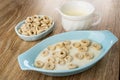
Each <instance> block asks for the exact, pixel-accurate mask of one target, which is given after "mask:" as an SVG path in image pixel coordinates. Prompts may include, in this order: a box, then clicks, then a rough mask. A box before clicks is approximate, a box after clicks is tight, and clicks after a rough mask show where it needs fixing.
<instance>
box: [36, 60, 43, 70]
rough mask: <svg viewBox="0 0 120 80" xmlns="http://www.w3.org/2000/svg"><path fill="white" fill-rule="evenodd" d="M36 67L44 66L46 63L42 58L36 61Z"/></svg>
mask: <svg viewBox="0 0 120 80" xmlns="http://www.w3.org/2000/svg"><path fill="white" fill-rule="evenodd" d="M34 66H35V67H38V68H42V67H43V66H44V63H43V62H42V61H40V60H37V61H35V64H34Z"/></svg>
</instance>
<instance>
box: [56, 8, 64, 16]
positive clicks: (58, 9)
mask: <svg viewBox="0 0 120 80" xmlns="http://www.w3.org/2000/svg"><path fill="white" fill-rule="evenodd" d="M55 10H57V11H58V12H59V14H61V15H64V14H63V13H62V12H61V11H60V8H55Z"/></svg>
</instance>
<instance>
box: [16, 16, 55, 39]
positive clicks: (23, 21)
mask: <svg viewBox="0 0 120 80" xmlns="http://www.w3.org/2000/svg"><path fill="white" fill-rule="evenodd" d="M38 16H47V15H38ZM47 17H49V18H50V19H51V20H52V25H51V26H50V27H49V28H48V29H47V30H45V31H43V32H41V33H39V34H37V35H31V36H26V35H22V34H20V33H19V32H18V29H19V28H20V27H21V25H22V24H24V23H25V20H22V21H20V22H19V23H18V24H17V25H16V26H15V32H16V33H17V35H19V36H21V37H26V38H31V37H38V36H41V35H43V34H45V33H47V32H48V31H49V30H50V29H51V28H53V27H54V24H55V23H54V21H53V18H52V17H50V16H47Z"/></svg>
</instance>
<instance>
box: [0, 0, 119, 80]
mask: <svg viewBox="0 0 120 80" xmlns="http://www.w3.org/2000/svg"><path fill="white" fill-rule="evenodd" d="M67 1H70V0H67ZM86 1H89V2H91V3H92V4H93V5H94V6H95V7H96V10H97V11H98V12H99V13H100V14H101V16H102V22H101V23H100V24H99V25H98V26H97V27H95V28H93V29H92V30H110V31H111V32H113V33H114V34H115V35H116V36H117V37H118V38H119V39H120V0H86ZM64 2H66V1H65V0H0V80H118V78H119V54H120V41H118V42H117V43H116V44H115V45H114V46H113V47H112V48H111V49H110V51H109V52H108V54H107V55H106V56H105V57H104V58H103V59H102V60H100V61H99V62H98V63H97V64H96V65H95V66H94V67H92V68H91V69H89V70H87V71H85V72H82V73H79V74H76V75H72V76H68V77H51V76H46V75H43V74H41V73H39V72H35V71H22V70H21V69H20V67H19V65H18V61H17V57H18V55H20V54H21V53H22V52H24V51H26V50H27V49H29V48H30V47H32V46H34V45H35V44H36V43H38V42H40V41H41V40H38V41H34V42H25V41H23V40H21V39H20V38H19V37H18V36H17V35H16V33H15V31H14V28H15V26H16V24H17V23H18V22H19V21H21V20H23V19H25V18H26V17H27V16H31V15H34V14H44V15H49V16H52V17H53V18H54V21H55V30H54V31H53V32H52V33H51V34H50V35H48V36H52V35H54V34H59V33H62V32H64V29H63V28H62V25H61V20H60V15H59V14H58V13H57V11H56V10H55V8H56V7H59V6H60V5H62V4H63V3H64ZM48 36H47V37H48ZM47 37H46V38H47ZM44 39H45V38H44ZM42 40H43V39H42Z"/></svg>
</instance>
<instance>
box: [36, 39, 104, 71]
mask: <svg viewBox="0 0 120 80" xmlns="http://www.w3.org/2000/svg"><path fill="white" fill-rule="evenodd" d="M101 49H102V45H101V44H99V43H96V42H94V41H91V40H88V39H84V40H67V41H62V42H58V43H56V44H53V45H50V46H48V47H47V48H45V49H44V50H43V51H42V52H40V54H39V55H38V56H37V58H36V59H35V62H34V66H35V67H37V68H43V69H47V70H70V69H75V68H78V67H81V66H83V65H85V64H87V63H89V62H91V61H93V60H94V58H95V57H97V56H98V55H99V53H100V52H101ZM38 61H39V63H38ZM36 63H37V64H36Z"/></svg>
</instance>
